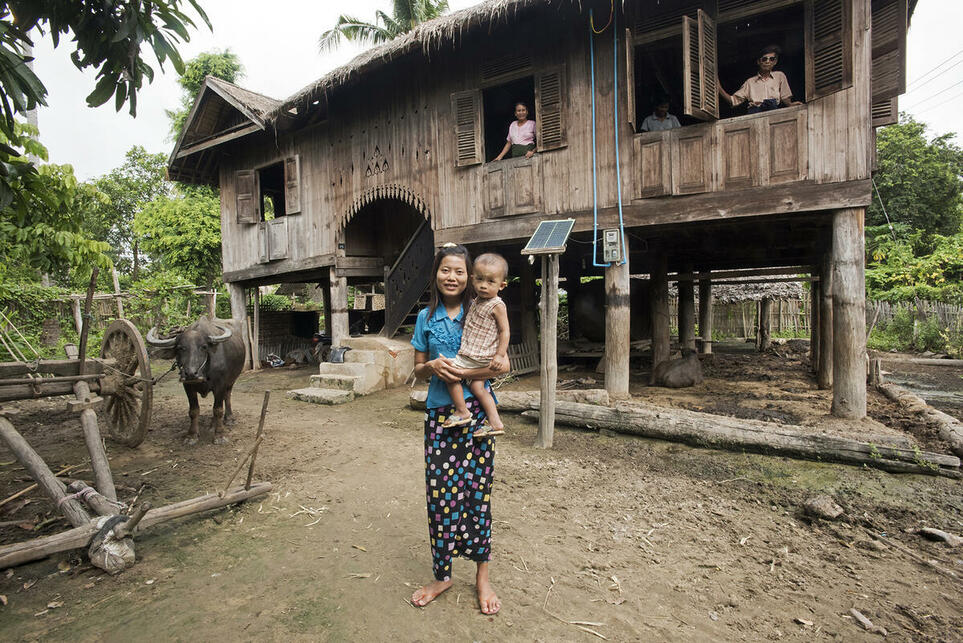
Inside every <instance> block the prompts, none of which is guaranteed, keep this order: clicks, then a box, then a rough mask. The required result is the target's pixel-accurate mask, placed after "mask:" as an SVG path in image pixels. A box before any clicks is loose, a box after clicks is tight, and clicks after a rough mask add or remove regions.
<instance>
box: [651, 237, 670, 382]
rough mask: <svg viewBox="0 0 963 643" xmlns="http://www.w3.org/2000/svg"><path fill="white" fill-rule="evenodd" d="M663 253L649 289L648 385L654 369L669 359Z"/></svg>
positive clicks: (665, 269) (667, 307)
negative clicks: (650, 335)
mask: <svg viewBox="0 0 963 643" xmlns="http://www.w3.org/2000/svg"><path fill="white" fill-rule="evenodd" d="M667 273H668V270H667V265H666V257H665V254H664V253H659V255H658V257H657V258H656V264H655V268H654V269H653V271H652V283H651V285H650V287H649V296H650V306H651V315H652V373H651V374H650V376H649V383H650V384H653V383H654V382H655V379H654V378H655V367H656V366H658V365H659V364H661V363H662V362H664V361H665V360H667V359H669V347H670V343H669V279H668V274H667Z"/></svg>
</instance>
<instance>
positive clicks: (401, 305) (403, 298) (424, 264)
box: [381, 219, 435, 338]
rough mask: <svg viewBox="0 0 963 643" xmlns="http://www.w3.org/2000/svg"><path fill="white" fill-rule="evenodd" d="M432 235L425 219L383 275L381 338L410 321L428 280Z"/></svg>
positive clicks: (433, 237) (432, 243)
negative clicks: (383, 316) (383, 317)
mask: <svg viewBox="0 0 963 643" xmlns="http://www.w3.org/2000/svg"><path fill="white" fill-rule="evenodd" d="M434 240H435V234H434V232H433V231H432V229H431V224H430V223H429V222H428V220H427V219H426V220H425V221H423V222H422V224H421V225H420V226H419V227H418V230H416V231H415V233H414V234H413V235H411V238H410V239H408V243H407V244H406V245H405V248H404V250H402V251H401V254H400V255H399V256H398V260H397V261H395V263H394V265H393V266H391V269H390V270H389V271H388V273H387V275H386V276H385V325H384V328H383V329H382V331H381V335H382V336H383V337H389V338H390V337H392V336H393V335H394V334H395V333H396V332H398V328H400V327H401V326H402V324H404V323H405V322H406V321H408V320H409V316H410V315H411V313H412V311H413V310H415V311H416V310H417V307H418V304H419V302H420V301H421V299H422V297H423V296H424V295H425V291H426V290H427V288H428V284H429V283H430V281H431V264H432V257H433V255H434V251H435V241H434Z"/></svg>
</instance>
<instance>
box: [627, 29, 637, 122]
mask: <svg viewBox="0 0 963 643" xmlns="http://www.w3.org/2000/svg"><path fill="white" fill-rule="evenodd" d="M635 109H636V107H635V43H634V42H633V39H632V30H631V29H626V30H625V112H626V114H625V116H626V120H628V121H629V126H631V128H632V131H633V132H635V131H637V130H638V127H636V124H635V120H636V114H635Z"/></svg>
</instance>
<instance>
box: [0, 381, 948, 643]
mask: <svg viewBox="0 0 963 643" xmlns="http://www.w3.org/2000/svg"><path fill="white" fill-rule="evenodd" d="M307 373H308V371H305V370H301V371H288V370H283V369H282V370H280V371H272V372H267V373H261V374H257V375H254V374H246V375H245V376H243V377H242V379H241V381H240V382H239V385H238V388H237V389H236V393H235V404H234V406H235V411H236V412H237V414H238V423H237V424H236V425H235V427H234V428H233V430H232V433H231V437H232V438H233V441H232V443H231V444H230V445H226V446H212V445H201V446H199V447H193V448H191V447H186V446H184V445H183V444H182V443H181V442H180V440H179V435H180V433H181V432H182V431H183V430H184V428H185V426H186V419H187V402H186V399H185V398H184V397H183V394H182V393H180V392H179V391H178V388H179V387H178V385H177V384H176V382H166V383H165V384H164V385H163V386H162V387H161V388H160V389H159V391H158V392H157V394H156V398H155V399H156V400H157V401H156V407H155V417H154V422H153V424H154V429H153V431H152V432H151V433H150V435H149V436H148V438H147V440H146V442H145V443H144V445H142V446H141V447H140V448H139V449H137V450H129V449H125V448H123V447H119V446H115V445H111V446H110V456H111V461H112V465H113V467H114V471H115V477H116V478H117V480H118V482H119V484H121V485H123V487H125V488H122V489H121V496H122V497H125V498H126V497H130V496H131V495H132V493H133V492H132V490H133V489H136V488H138V487H140V486H141V485H142V484H144V483H146V484H147V485H148V486H147V487H146V488H145V489H144V492H143V495H142V497H143V498H145V499H149V500H151V501H152V502H153V503H154V504H155V506H156V505H160V504H165V503H167V502H173V501H176V500H181V499H186V498H189V497H193V496H195V495H198V494H200V493H203V492H209V491H213V490H215V489H216V488H218V487H219V486H221V485H223V483H224V482H225V481H226V478H227V477H228V476H229V475H230V473H231V471H232V470H233V468H234V467H235V466H236V464H235V463H236V458H237V457H239V455H240V454H241V453H242V452H243V451H244V450H246V448H247V445H249V444H250V443H251V441H252V439H253V434H254V428H255V426H256V421H257V415H258V412H259V409H260V400H261V395H262V391H263V390H264V389H265V388H272V389H274V390H275V391H276V393H275V397H274V399H273V400H272V406H271V410H270V412H269V416H268V440H267V441H266V442H265V444H264V445H263V446H262V448H261V452H260V455H259V458H258V471H259V474H258V475H257V476H256V477H257V478H258V479H267V480H270V481H272V482H273V483H274V484H275V489H276V491H277V493H275V494H273V495H272V496H271V497H270V498H266V499H264V500H263V501H262V502H252V503H249V504H245V505H241V506H239V507H236V508H233V509H231V510H227V511H221V512H215V513H212V514H207V515H205V516H202V517H200V518H196V517H195V518H193V519H185V520H182V521H179V522H177V523H174V524H169V525H166V526H163V527H160V528H156V529H153V530H151V531H150V532H149V533H148V534H145V535H141V536H139V537H138V539H137V552H138V558H139V560H138V562H137V564H136V565H135V566H134V567H133V568H132V569H131V570H129V571H127V572H125V573H123V574H121V575H120V576H118V577H113V578H112V577H108V576H105V575H104V574H102V573H101V572H100V571H99V570H96V569H93V568H91V567H90V566H89V565H88V564H87V563H86V562H84V559H83V558H82V557H81V556H80V555H79V553H75V554H70V555H62V556H60V557H56V558H52V559H48V560H45V561H40V562H37V563H34V564H30V565H25V566H22V567H19V568H16V569H14V570H11V572H10V573H6V574H5V573H2V572H0V594H2V595H4V596H5V597H6V599H7V603H8V604H7V605H6V606H3V605H0V627H2V630H3V638H4V639H5V640H33V639H45V640H78V641H92V640H106V641H127V640H151V639H153V640H177V641H180V640H191V641H201V640H237V639H242V640H286V641H287V640H386V639H391V640H402V641H407V640H439V639H450V640H465V641H468V640H526V641H530V640H535V641H557V640H582V641H597V640H601V639H599V638H596V636H594V635H593V634H591V633H589V632H586V631H583V630H582V629H579V627H580V626H579V625H576V624H569V623H566V622H563V621H582V622H587V623H596V624H597V625H582V626H581V627H586V628H588V629H591V630H595V631H596V632H598V633H599V634H602V635H604V636H605V637H607V638H608V640H710V639H711V640H767V639H773V640H775V639H786V640H806V641H810V640H829V639H840V640H846V641H851V640H877V639H878V636H877V635H874V634H869V633H867V632H865V631H863V630H862V629H861V628H860V627H859V626H858V625H857V624H856V623H855V621H854V620H853V619H852V618H850V617H848V613H849V610H850V608H852V607H856V608H857V609H858V610H860V611H861V612H862V613H863V614H865V615H866V616H867V617H869V618H870V619H872V621H873V622H874V623H876V624H877V625H881V626H883V627H885V628H886V629H887V630H888V631H889V632H890V637H889V639H890V640H946V641H953V640H963V591H961V588H963V581H961V580H953V579H951V578H948V577H946V576H941V575H939V574H938V573H937V572H935V571H934V570H933V569H931V568H928V567H925V566H922V565H920V564H918V563H917V562H915V561H913V560H912V559H911V558H910V557H908V556H907V555H905V554H904V553H902V552H900V551H898V549H896V548H894V547H892V546H886V545H881V544H878V543H876V542H874V541H873V539H872V538H871V537H870V536H869V535H868V532H867V529H868V530H869V532H873V533H877V534H879V533H884V532H885V534H886V537H887V538H892V539H894V540H897V541H899V543H901V544H902V545H904V546H905V547H908V548H910V549H911V550H913V551H915V552H918V553H919V554H920V555H922V556H924V557H925V558H928V559H930V558H932V559H937V560H939V561H940V564H941V565H943V566H945V567H948V568H950V569H953V570H955V572H956V574H957V575H958V576H959V577H961V578H963V563H961V559H963V552H961V551H960V550H959V549H958V550H956V551H955V552H954V551H952V550H949V549H947V548H946V547H945V546H944V545H942V544H934V543H930V542H926V541H923V540H922V539H920V538H919V537H918V536H916V535H912V534H908V533H905V531H904V530H906V529H908V528H912V527H919V526H924V525H925V526H933V527H938V528H942V529H945V530H948V531H951V532H953V533H957V534H959V533H961V532H963V493H961V489H963V486H961V484H960V482H958V481H951V480H945V479H937V478H931V477H923V476H894V475H889V474H885V473H881V472H879V471H875V470H868V469H867V470H863V469H858V468H855V467H845V466H836V465H825V464H819V463H811V462H801V461H793V460H788V459H783V458H771V457H764V456H756V455H745V454H734V453H723V452H718V451H710V450H700V449H692V448H688V447H685V446H680V445H674V444H666V443H660V442H654V441H646V440H640V439H631V438H624V437H607V436H600V435H598V434H596V433H589V432H577V431H572V430H566V429H560V430H559V431H557V432H556V440H555V444H556V448H555V449H554V450H552V451H548V452H546V451H541V450H536V449H534V448H532V447H531V444H532V441H533V438H534V433H535V429H534V427H533V426H531V425H528V424H523V423H522V422H521V421H520V420H519V419H518V418H517V417H514V416H508V420H509V421H510V424H509V433H508V435H506V436H504V437H501V438H499V442H498V449H497V456H496V460H497V464H496V472H497V478H496V482H495V487H494V493H493V515H494V519H495V524H494V552H495V558H494V560H493V563H492V579H493V581H494V583H495V587H496V589H497V591H498V593H499V596H500V597H501V599H502V602H503V608H502V611H501V613H500V614H499V615H498V616H495V617H486V616H483V615H481V614H480V613H479V611H478V608H477V604H476V602H475V597H474V590H473V586H472V580H473V578H474V574H473V572H474V567H473V565H472V564H471V563H469V562H468V561H458V563H456V570H455V572H456V578H455V585H454V586H453V587H452V589H451V590H449V591H448V592H446V593H445V594H444V595H443V596H441V597H439V598H438V600H436V601H435V602H434V603H432V604H431V605H429V606H428V607H427V608H425V609H416V608H413V607H412V606H411V605H409V604H408V603H407V601H406V599H407V598H408V597H409V596H410V595H411V592H412V591H413V589H414V588H415V587H417V586H418V585H419V584H421V583H423V582H425V581H427V580H429V577H430V562H431V561H430V553H429V550H428V545H427V537H426V536H427V525H426V519H425V505H424V498H423V493H424V474H423V466H424V465H423V460H422V414H421V413H419V412H415V411H411V410H408V409H407V408H406V407H405V404H406V401H407V391H406V390H395V391H389V392H382V393H378V394H375V395H372V396H370V397H366V398H361V399H360V400H357V401H355V402H353V403H351V404H347V405H343V406H339V407H317V406H312V405H308V404H304V403H298V402H293V401H289V400H287V399H284V397H283V395H282V394H281V392H282V391H284V390H286V389H288V388H293V387H295V386H303V385H304V382H305V381H306V380H307ZM206 403H207V404H206V405H202V408H203V409H204V413H205V417H209V413H210V401H209V400H207V401H206ZM61 406H62V404H54V403H49V404H48V403H31V404H29V405H28V404H24V405H23V407H22V411H21V413H20V415H19V416H18V417H17V418H16V419H15V420H14V422H15V424H16V425H17V426H18V427H19V428H21V429H22V430H23V431H24V433H25V435H26V437H27V438H28V439H29V440H31V442H32V443H33V444H35V445H36V446H37V447H38V449H39V451H40V452H41V454H42V455H44V456H45V457H46V458H47V459H48V462H50V463H51V464H52V465H53V466H57V465H61V464H73V463H75V462H79V461H81V460H82V459H83V443H82V439H81V437H80V430H79V423H78V422H77V419H76V417H74V416H71V415H69V414H67V413H66V412H63V411H62V410H61ZM11 460H12V457H11V456H10V454H9V453H7V452H6V451H5V450H3V449H0V495H2V497H6V496H7V495H9V494H10V493H12V492H14V491H17V490H19V489H21V488H23V487H24V486H26V485H27V484H29V480H27V481H25V480H24V477H25V476H24V472H23V471H22V470H18V465H16V464H10V461H11ZM82 475H86V476H89V475H90V474H89V473H87V474H82ZM813 490H821V491H826V492H828V493H830V494H832V495H834V496H835V498H836V499H837V501H839V502H840V503H841V504H843V505H844V507H845V508H846V509H847V516H848V518H847V519H845V520H843V521H841V522H836V523H831V524H830V523H820V524H812V523H810V522H808V521H807V520H806V519H805V518H804V517H803V516H802V515H801V513H800V511H799V507H800V505H801V504H802V502H803V501H804V500H805V499H806V498H807V497H808V496H809V495H811V494H812V493H814V492H813ZM29 497H30V498H31V499H32V502H31V503H30V504H28V505H26V506H24V507H20V508H19V509H18V510H17V511H16V513H15V517H14V519H16V520H20V519H21V518H22V519H24V520H25V521H28V520H34V521H40V520H42V518H43V516H44V515H46V514H47V513H49V512H50V511H51V507H50V505H49V503H47V502H46V501H45V500H43V499H42V497H41V496H40V495H39V494H31V495H30V496H29ZM8 508H9V507H5V508H4V509H8ZM51 515H52V514H51ZM9 520H11V518H10V517H5V516H4V515H2V513H0V521H9ZM63 528H64V525H63V523H57V524H54V525H49V526H46V527H44V529H43V530H42V532H41V533H51V532H53V531H58V530H61V529H63ZM29 535H30V533H29V532H27V531H25V530H24V529H22V528H18V527H15V526H9V527H3V528H2V529H0V541H2V542H4V543H7V542H14V541H17V540H23V539H25V538H27V537H29ZM58 563H59V567H58Z"/></svg>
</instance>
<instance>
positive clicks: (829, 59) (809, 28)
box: [806, 0, 853, 101]
mask: <svg viewBox="0 0 963 643" xmlns="http://www.w3.org/2000/svg"><path fill="white" fill-rule="evenodd" d="M851 11H852V2H851V0H806V100H807V101H811V100H815V99H817V98H822V97H824V96H829V95H830V94H834V93H836V92H838V91H842V90H844V89H846V88H847V87H851V86H852V84H853V20H852V16H851Z"/></svg>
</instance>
